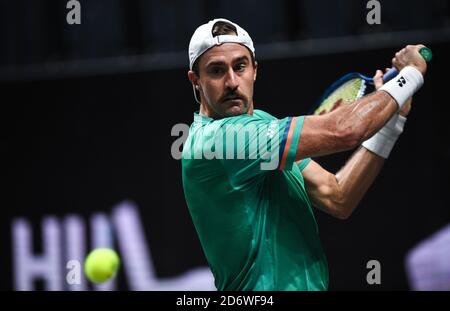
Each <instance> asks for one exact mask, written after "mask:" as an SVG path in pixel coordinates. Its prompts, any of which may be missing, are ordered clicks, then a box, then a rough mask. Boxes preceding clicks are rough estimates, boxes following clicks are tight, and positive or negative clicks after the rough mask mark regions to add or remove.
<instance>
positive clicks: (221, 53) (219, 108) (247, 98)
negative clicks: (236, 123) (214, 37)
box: [197, 43, 256, 118]
mask: <svg viewBox="0 0 450 311" xmlns="http://www.w3.org/2000/svg"><path fill="white" fill-rule="evenodd" d="M198 65H199V66H198V68H199V77H198V80H197V84H198V85H199V92H200V97H201V103H202V104H205V105H207V107H205V109H204V110H206V111H207V113H208V115H209V116H210V117H212V118H224V117H231V116H236V115H241V114H244V113H253V84H254V82H255V79H256V64H255V66H254V65H253V63H252V59H251V56H250V51H249V50H248V49H247V48H246V47H244V46H242V45H240V44H238V43H225V44H222V45H218V46H215V47H213V48H211V49H209V50H208V51H206V52H205V53H204V54H203V55H202V56H201V57H200V59H199V63H198Z"/></svg>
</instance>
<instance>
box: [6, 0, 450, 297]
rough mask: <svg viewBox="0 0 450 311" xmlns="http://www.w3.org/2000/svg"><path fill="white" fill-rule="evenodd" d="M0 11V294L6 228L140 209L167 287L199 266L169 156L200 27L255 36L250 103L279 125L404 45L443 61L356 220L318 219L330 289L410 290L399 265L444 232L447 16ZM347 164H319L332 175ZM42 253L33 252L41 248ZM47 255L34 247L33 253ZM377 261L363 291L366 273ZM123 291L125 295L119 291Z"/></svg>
mask: <svg viewBox="0 0 450 311" xmlns="http://www.w3.org/2000/svg"><path fill="white" fill-rule="evenodd" d="M80 3H81V8H82V19H81V25H73V26H69V25H67V24H66V21H65V18H66V13H67V12H68V10H67V9H65V4H66V1H50V0H49V1H6V0H3V1H0V23H1V24H0V27H1V30H0V44H1V48H0V90H1V94H2V107H3V113H2V114H1V118H2V127H3V131H2V133H4V134H6V135H2V150H3V153H4V154H5V155H6V159H5V160H4V161H3V166H4V172H6V174H2V175H3V176H4V178H5V181H6V182H7V184H8V185H12V188H10V187H9V186H8V187H6V188H5V193H4V196H5V201H4V202H5V203H4V204H2V205H3V206H2V209H1V217H0V219H1V228H2V229H1V230H2V231H1V245H2V250H3V251H2V253H3V255H2V256H1V267H2V268H1V271H0V273H1V275H2V277H1V278H0V280H1V281H0V282H1V283H0V288H1V289H13V284H12V270H13V264H14V263H13V262H12V256H11V249H12V247H14V246H13V245H12V242H11V222H12V220H13V219H15V218H17V217H26V218H27V219H29V220H30V221H31V222H32V223H33V225H34V226H35V228H34V229H35V231H36V232H35V233H36V235H37V236H39V233H38V231H39V223H40V221H41V219H42V217H43V216H44V215H47V214H52V215H56V216H58V217H63V216H65V215H67V214H71V213H77V214H80V215H83V216H86V217H87V216H89V215H91V214H92V213H93V212H97V211H105V212H107V211H109V209H110V208H111V206H112V205H114V204H116V203H117V202H120V201H122V200H125V199H129V200H132V201H134V202H136V204H137V205H138V206H139V208H140V210H139V211H140V214H141V216H142V219H143V221H144V225H145V230H146V232H145V233H146V239H147V243H148V244H149V246H150V247H151V249H152V256H153V261H154V264H155V269H156V272H157V275H158V277H170V276H174V275H177V274H180V273H182V272H183V271H185V270H187V269H189V268H192V267H200V266H205V265H206V261H205V258H204V256H203V253H202V250H201V247H200V244H199V241H198V238H197V236H196V232H195V229H194V227H193V225H192V222H191V220H190V217H189V214H188V210H187V207H186V204H185V201H184V196H183V190H182V186H181V174H180V173H181V167H180V161H177V160H174V159H173V158H172V156H171V152H170V150H171V145H172V143H173V141H174V140H175V139H176V137H172V136H171V128H172V127H173V126H174V125H175V124H177V123H186V124H190V123H191V122H192V113H193V111H194V110H196V109H197V108H198V106H197V104H196V103H195V101H194V99H193V96H192V88H191V86H190V84H189V82H188V80H187V67H188V57H187V46H188V43H189V39H190V36H191V34H192V33H193V31H194V30H195V28H196V27H197V26H198V25H200V24H202V23H204V22H207V21H208V20H209V19H211V18H213V17H225V18H229V19H231V20H233V21H235V22H237V23H239V24H240V25H241V26H242V27H244V28H246V29H247V30H248V32H249V33H250V35H251V36H252V37H253V40H254V42H255V47H256V55H257V59H258V61H259V71H258V79H257V82H256V86H255V106H256V108H259V109H263V110H266V111H268V112H270V113H271V114H273V115H275V116H277V117H284V116H288V115H302V114H306V113H307V112H308V110H309V108H310V106H311V105H312V104H313V103H314V102H315V101H316V100H317V98H318V97H319V96H320V94H321V92H322V91H323V90H324V89H325V88H326V87H327V86H328V85H329V84H330V83H331V82H333V80H335V79H337V78H338V77H339V76H340V75H342V74H344V73H346V72H349V71H359V72H363V73H366V74H373V73H374V72H375V70H376V69H382V68H385V67H387V66H389V62H390V60H391V58H392V57H393V54H394V53H395V52H396V51H397V50H399V49H401V48H402V47H403V46H404V45H406V44H416V43H423V44H426V45H427V46H429V47H431V48H432V50H433V54H434V59H433V62H432V64H431V66H430V67H429V71H428V73H427V76H426V78H425V85H424V87H423V88H422V89H421V91H420V92H419V93H418V94H417V95H416V96H415V99H414V103H413V110H412V112H411V114H410V116H409V117H408V122H407V124H406V129H405V132H404V133H403V134H402V137H401V138H400V140H399V141H398V143H397V145H396V147H395V149H394V151H393V152H392V154H391V156H390V158H389V160H388V161H386V164H385V167H384V169H383V171H382V173H381V174H380V176H379V177H378V179H377V180H376V182H375V184H374V185H373V186H372V188H371V189H370V191H369V192H368V194H367V195H366V196H365V198H364V199H363V201H362V202H361V204H360V206H359V207H358V209H357V210H356V211H355V213H354V214H353V215H352V217H351V218H350V219H349V220H346V221H340V220H336V219H333V218H332V217H330V216H328V215H325V214H323V213H321V212H317V213H316V215H317V219H318V223H319V229H320V233H321V238H322V241H323V245H324V248H325V251H326V254H327V257H328V261H329V268H330V289H331V290H379V289H384V290H407V289H409V285H408V280H407V277H406V274H405V270H404V258H405V255H406V253H407V252H408V250H410V249H411V248H412V247H413V246H414V245H416V244H417V243H418V242H420V241H421V240H423V239H424V238H426V237H428V236H429V235H430V234H432V233H433V232H435V231H437V230H438V229H440V228H441V227H443V226H444V225H445V224H447V223H449V222H450V209H449V205H448V202H447V201H446V200H445V197H446V194H447V193H446V192H447V191H448V190H449V189H450V188H449V172H450V168H449V161H450V144H449V141H450V130H449V128H448V122H447V114H446V111H447V110H448V109H446V108H447V107H446V105H447V102H446V100H445V98H446V97H445V96H443V94H444V92H445V88H446V87H448V85H449V78H448V74H445V73H446V72H447V71H448V68H449V61H448V55H450V31H449V26H450V23H449V20H450V18H449V16H450V9H449V4H448V3H447V2H446V1H396V2H395V4H393V3H392V1H390V2H389V3H388V2H387V1H381V8H382V15H381V25H367V23H366V14H367V12H368V10H367V9H366V8H365V4H366V3H367V2H366V1H339V2H338V1H333V2H321V1H293V0H292V1H262V2H261V1H250V0H249V1H244V0H241V1H238V2H230V1H200V0H197V1H145V0H142V1H119V0H109V1H99V0H97V1H94V0H89V1H80ZM350 154H351V153H342V154H338V155H333V156H330V157H325V158H319V159H315V160H316V161H318V162H319V163H320V164H322V165H323V166H324V167H326V168H327V169H329V170H331V171H333V172H335V171H336V170H338V169H339V168H340V167H341V166H342V165H343V164H344V163H345V160H346V159H347V158H348V156H349V155H350ZM36 240H37V241H35V243H36V245H38V244H39V241H38V238H36ZM35 247H37V248H39V247H38V246H35ZM371 259H376V260H378V261H379V262H380V263H381V268H382V274H381V275H382V284H381V285H372V286H371V285H368V284H367V282H366V274H367V272H368V269H367V268H366V263H367V262H368V261H369V260H371ZM119 287H120V289H126V284H120V286H119Z"/></svg>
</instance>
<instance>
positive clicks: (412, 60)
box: [392, 44, 427, 76]
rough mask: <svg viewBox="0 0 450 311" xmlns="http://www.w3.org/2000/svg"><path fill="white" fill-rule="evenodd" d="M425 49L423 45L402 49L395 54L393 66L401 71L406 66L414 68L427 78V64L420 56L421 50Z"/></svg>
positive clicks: (408, 46)
mask: <svg viewBox="0 0 450 311" xmlns="http://www.w3.org/2000/svg"><path fill="white" fill-rule="evenodd" d="M423 47H425V46H424V45H422V44H418V45H407V46H406V47H405V48H403V49H401V50H400V51H398V52H397V53H395V57H394V58H393V59H392V66H394V67H395V68H397V69H398V70H399V71H400V70H402V69H403V67H406V66H413V67H415V68H416V69H417V70H419V71H420V72H421V73H422V76H425V73H426V72H427V62H426V61H425V60H424V59H423V57H422V55H420V53H419V50H420V49H421V48H423Z"/></svg>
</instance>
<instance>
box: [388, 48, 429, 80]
mask: <svg viewBox="0 0 450 311" xmlns="http://www.w3.org/2000/svg"><path fill="white" fill-rule="evenodd" d="M419 53H420V55H422V57H423V59H424V60H425V61H426V62H429V61H430V60H431V58H432V57H433V54H432V52H431V50H430V49H429V48H421V49H420V50H419ZM397 74H398V70H397V68H395V67H393V68H391V69H389V70H388V72H386V73H385V74H384V76H383V82H388V81H389V80H391V79H392V78H394V77H395V76H396V75H397Z"/></svg>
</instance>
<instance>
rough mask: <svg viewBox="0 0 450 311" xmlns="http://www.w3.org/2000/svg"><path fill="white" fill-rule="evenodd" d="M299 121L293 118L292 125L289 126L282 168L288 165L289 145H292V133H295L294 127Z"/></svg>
mask: <svg viewBox="0 0 450 311" xmlns="http://www.w3.org/2000/svg"><path fill="white" fill-rule="evenodd" d="M296 123H297V118H296V117H294V118H292V122H291V126H290V127H289V133H288V136H287V138H286V144H285V145H284V151H283V156H282V157H281V164H280V170H282V169H284V166H285V165H286V159H287V156H288V153H289V147H290V146H291V139H292V133H294V128H295V125H296Z"/></svg>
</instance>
